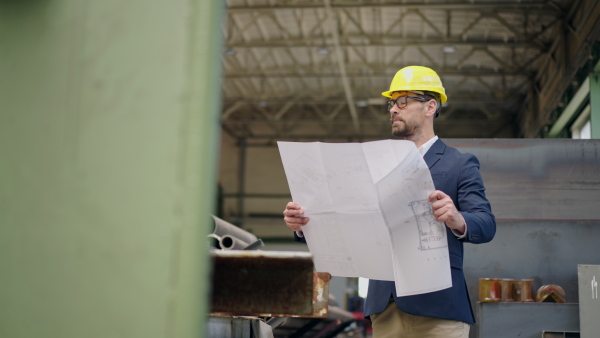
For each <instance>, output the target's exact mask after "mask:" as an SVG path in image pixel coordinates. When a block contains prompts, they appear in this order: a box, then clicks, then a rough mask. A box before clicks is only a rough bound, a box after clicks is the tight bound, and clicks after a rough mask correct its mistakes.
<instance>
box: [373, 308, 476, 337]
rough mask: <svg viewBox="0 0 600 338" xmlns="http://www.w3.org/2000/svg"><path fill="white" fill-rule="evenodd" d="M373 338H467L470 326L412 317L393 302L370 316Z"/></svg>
mask: <svg viewBox="0 0 600 338" xmlns="http://www.w3.org/2000/svg"><path fill="white" fill-rule="evenodd" d="M371 323H372V326H373V338H468V337H469V329H470V326H469V324H467V323H463V322H459V321H456V320H448V319H439V318H429V317H421V316H414V315H411V314H408V313H406V312H403V311H402V310H400V309H399V308H398V306H396V303H394V302H393V301H392V302H390V303H389V304H388V306H387V308H386V309H385V311H383V312H381V313H378V314H374V315H371Z"/></svg>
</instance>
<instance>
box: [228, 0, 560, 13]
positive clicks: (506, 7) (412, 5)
mask: <svg viewBox="0 0 600 338" xmlns="http://www.w3.org/2000/svg"><path fill="white" fill-rule="evenodd" d="M329 7H330V8H332V9H334V10H335V9H348V8H402V9H447V10H461V11H481V10H497V11H519V12H521V11H525V10H535V11H536V13H541V14H556V13H560V12H561V10H560V9H558V8H556V7H554V6H551V5H550V4H549V2H548V1H532V2H522V1H502V2H500V1H497V2H483V3H471V2H461V3H423V2H420V1H413V2H406V3H397V2H395V3H359V4H343V3H342V4H331V6H329ZM322 8H323V6H321V5H317V4H306V5H304V4H302V5H300V4H296V5H274V6H265V5H256V6H229V7H227V11H229V12H232V13H246V12H248V11H279V10H296V9H322Z"/></svg>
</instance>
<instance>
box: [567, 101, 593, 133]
mask: <svg viewBox="0 0 600 338" xmlns="http://www.w3.org/2000/svg"><path fill="white" fill-rule="evenodd" d="M571 135H572V136H571V137H572V138H574V139H590V138H592V121H591V120H590V106H589V105H587V106H586V107H585V109H583V111H582V112H581V114H580V115H579V117H577V120H575V122H573V125H571Z"/></svg>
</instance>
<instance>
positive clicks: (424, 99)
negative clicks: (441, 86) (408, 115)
mask: <svg viewBox="0 0 600 338" xmlns="http://www.w3.org/2000/svg"><path fill="white" fill-rule="evenodd" d="M403 97H405V98H406V99H405V100H404V104H403V105H402V106H401V105H400V103H398V100H400V99H401V98H403ZM408 99H413V100H415V101H419V102H429V101H431V100H435V98H433V97H431V98H427V97H421V96H412V95H402V96H398V97H397V98H396V99H395V100H393V99H390V100H389V101H388V102H387V106H388V111H391V110H392V108H394V105H396V106H398V109H404V108H406V106H407V105H408Z"/></svg>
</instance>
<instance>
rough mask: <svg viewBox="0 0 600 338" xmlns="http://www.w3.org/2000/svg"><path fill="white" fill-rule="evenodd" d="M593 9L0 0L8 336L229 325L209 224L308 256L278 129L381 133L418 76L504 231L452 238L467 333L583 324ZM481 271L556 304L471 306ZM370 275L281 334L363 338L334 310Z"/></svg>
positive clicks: (586, 5) (589, 5) (591, 259)
mask: <svg viewBox="0 0 600 338" xmlns="http://www.w3.org/2000/svg"><path fill="white" fill-rule="evenodd" d="M599 18H600V3H598V2H597V1H595V0H419V1H416V0H415V1H410V0H399V1H390V0H377V1H364V0H339V1H338V0H223V1H195V0H173V1H169V2H168V3H167V2H165V3H163V2H158V1H151V2H145V1H137V2H127V3H119V2H92V1H88V0H85V1H81V0H79V1H76V0H29V1H15V0H0V119H1V120H0V128H1V129H0V130H1V132H0V135H2V141H3V142H0V144H1V149H2V154H3V161H2V164H1V165H0V170H1V173H2V175H1V177H2V180H1V181H0V182H1V185H0V187H1V188H0V191H2V193H1V194H0V196H2V197H1V200H2V205H3V207H2V209H1V210H2V212H1V213H0V221H1V225H2V226H1V227H0V228H1V229H2V230H1V232H0V267H2V268H3V269H2V270H3V271H4V273H3V274H2V275H1V276H0V285H2V287H1V288H0V289H1V290H2V291H0V299H2V304H3V306H2V307H1V308H2V309H1V310H0V313H1V315H0V336H2V337H210V336H219V335H215V334H214V332H213V331H210V330H211V321H210V318H213V317H212V316H211V297H212V295H213V290H215V287H216V286H215V285H213V283H212V281H211V276H212V274H213V272H214V271H215V269H217V267H215V266H214V265H213V264H212V262H213V260H212V258H211V255H212V253H211V251H210V248H209V243H208V242H207V240H206V237H207V235H209V234H210V233H211V232H213V229H214V221H213V219H212V218H211V217H210V215H214V216H217V217H219V218H221V219H222V220H224V221H226V222H228V223H230V224H233V225H235V226H236V227H238V228H240V229H242V230H244V231H246V232H249V233H251V234H252V235H254V236H256V237H257V238H259V239H260V240H261V241H262V243H263V244H264V246H262V247H260V248H259V250H263V251H268V252H272V253H275V254H276V253H281V252H287V253H289V252H296V253H298V256H299V257H304V256H303V255H304V254H305V253H306V252H307V251H308V248H307V246H306V245H305V244H301V243H298V242H294V240H293V234H292V232H291V231H290V230H289V229H287V227H286V226H285V223H284V222H283V219H282V211H283V209H284V208H285V205H286V203H287V202H288V201H290V200H291V199H292V197H291V194H290V190H289V187H288V183H287V179H286V175H285V172H284V169H283V166H282V162H281V157H280V153H279V150H278V147H277V141H294V142H317V141H319V142H336V143H338V142H368V141H373V140H385V139H392V138H393V136H392V135H391V132H390V130H391V127H390V121H389V113H388V112H387V109H386V98H384V97H383V96H381V92H383V91H385V90H387V89H388V88H389V85H390V81H391V79H392V77H393V76H394V74H395V73H396V71H398V70H399V69H400V68H402V67H404V66H408V65H422V66H427V67H431V68H432V69H434V70H436V71H437V72H438V74H439V75H440V77H441V79H442V81H443V83H444V86H445V88H446V92H447V94H448V102H447V103H446V104H444V106H443V107H442V113H441V115H440V117H439V118H437V119H436V121H435V130H436V134H437V135H438V136H439V137H440V138H442V139H444V140H445V141H447V143H448V144H449V145H452V146H454V147H456V148H458V149H459V150H461V151H463V152H470V153H473V154H475V155H476V156H477V157H478V158H479V159H480V161H481V172H482V176H483V179H484V182H485V184H486V187H487V194H488V197H489V199H490V201H491V203H492V209H493V211H494V213H495V215H496V218H497V220H498V232H497V235H496V238H495V239H494V241H492V242H491V243H488V244H484V245H481V246H479V245H477V246H476V245H466V246H465V256H466V258H465V263H464V264H465V267H464V272H465V276H466V277H467V284H468V289H469V292H470V295H471V303H472V305H473V309H474V311H476V319H477V324H476V325H475V326H473V327H472V329H471V334H470V337H471V338H476V337H514V336H517V335H519V336H524V337H529V336H531V337H534V336H535V337H539V336H543V337H559V336H560V337H579V334H580V333H582V335H581V337H584V336H585V335H583V333H584V332H586V331H585V330H588V331H587V332H590V331H589V330H592V329H594V328H598V326H597V325H598V324H597V323H594V322H595V321H596V322H597V315H596V316H594V315H593V313H589V314H588V312H583V313H582V312H580V311H581V307H580V306H579V304H583V303H582V302H583V300H582V299H579V298H578V293H579V292H580V289H581V287H580V285H579V284H578V283H579V280H578V274H579V273H580V271H578V265H581V264H585V265H590V266H596V265H598V264H600V252H599V251H598V249H597V245H596V244H595V243H596V242H597V239H598V236H599V234H600V233H599V232H598V224H599V222H600V213H599V212H598V210H597V208H596V207H595V205H596V204H597V203H595V200H596V199H597V197H598V196H600V188H599V187H600V185H598V182H600V159H599V157H598V150H599V149H600V142H598V140H597V139H598V138H600V77H598V74H599V72H600V42H599V40H600V20H598V19H599ZM296 258H298V257H296ZM598 277H600V275H599V276H598ZM598 277H596V278H598ZM481 278H500V279H503V278H504V279H506V278H512V279H517V280H531V281H532V285H531V288H532V290H533V295H534V296H535V291H536V290H538V288H540V287H542V286H544V285H549V284H550V285H555V284H556V285H560V286H561V287H562V288H563V289H564V291H565V293H566V297H565V298H566V302H565V303H564V304H557V303H543V304H526V303H520V302H514V303H507V302H500V303H497V304H480V303H479V302H478V300H479V297H478V296H479V294H478V291H479V290H478V288H479V284H478V281H479V279H481ZM311 281H312V280H311ZM361 282H362V281H361ZM361 282H359V280H358V279H356V278H343V277H336V276H334V277H333V278H332V279H331V280H330V281H329V283H328V287H329V293H330V294H331V295H332V296H333V297H332V300H331V303H330V305H329V309H330V313H331V314H332V315H335V316H337V317H335V320H332V319H331V317H330V318H324V319H322V320H316V319H314V318H313V319H310V318H305V319H300V318H296V319H294V320H287V321H286V320H284V319H285V317H282V318H283V319H279V320H275V321H271V322H270V323H271V324H270V325H272V330H273V334H274V336H276V337H287V336H298V337H300V336H304V337H313V336H323V337H325V336H335V335H338V336H340V337H345V336H361V335H363V336H367V335H368V333H367V332H366V331H365V330H363V329H364V328H363V327H362V326H361V325H365V324H364V321H361V320H355V319H352V320H350V319H348V318H349V317H347V315H348V313H349V312H351V311H350V310H351V309H350V306H351V300H352V299H357V298H356V297H357V296H360V292H362V291H361V290H359V289H360V287H361V286H360V283H361ZM596 299H597V297H596ZM586 302H587V300H586ZM596 303H597V302H596ZM596 303H593V304H592V306H598V305H597V304H596ZM535 305H539V306H540V307H538V308H535V311H534V313H535V314H534V315H531V312H532V308H531V306H535ZM586 306H588V305H587V303H586ZM252 318H254V319H256V320H259V321H261V322H263V323H264V322H268V320H267V318H265V316H255V317H252ZM340 318H341V319H343V320H340ZM594 318H595V319H594ZM271 319H272V318H271ZM288 319H289V318H288ZM524 319H526V320H524ZM250 321H252V320H250ZM548 321H551V322H552V323H554V325H548ZM506 322H510V323H512V324H511V325H506ZM228 323H229V322H228ZM231 323H235V324H236V325H238V326H239V327H243V326H244V325H247V324H248V323H249V322H248V320H247V318H246V320H245V321H240V322H236V321H235V320H234V319H231ZM503 323H504V324H503ZM583 323H585V325H584V324H583ZM213 324H214V323H213ZM594 325H595V326H594ZM213 326H214V325H213ZM219 328H220V327H219ZM262 328H263V329H264V330H267V331H268V328H266V329H265V327H264V326H262ZM598 329H599V330H600V328H598ZM244 332H245V331H244ZM334 333H335V335H334ZM248 334H249V335H248V337H250V336H252V333H248ZM544 334H545V335H544ZM223 335H224V336H227V335H226V334H223ZM231 336H233V335H231ZM234 336H243V335H238V334H237V333H236V335H234Z"/></svg>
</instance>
